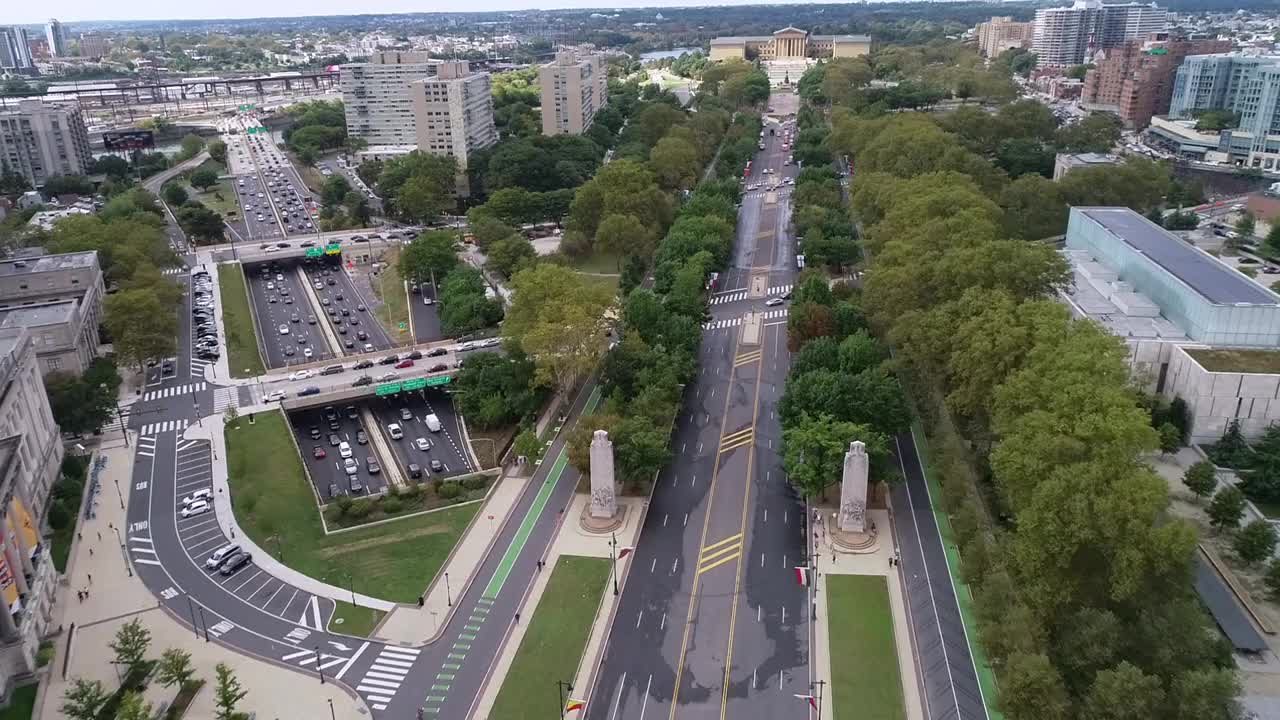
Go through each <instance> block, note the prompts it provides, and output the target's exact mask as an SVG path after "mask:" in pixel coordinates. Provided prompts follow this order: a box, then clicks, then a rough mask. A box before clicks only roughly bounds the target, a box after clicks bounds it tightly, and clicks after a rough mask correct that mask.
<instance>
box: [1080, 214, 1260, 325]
mask: <svg viewBox="0 0 1280 720" xmlns="http://www.w3.org/2000/svg"><path fill="white" fill-rule="evenodd" d="M1076 210H1078V211H1080V213H1081V214H1082V215H1084V216H1085V217H1087V218H1089V219H1090V220H1093V221H1094V222H1096V223H1098V224H1099V225H1101V226H1102V227H1103V229H1105V230H1106V231H1107V232H1109V233H1111V234H1112V235H1113V236H1115V237H1116V238H1117V239H1119V240H1121V241H1122V242H1124V243H1125V244H1126V245H1128V246H1129V247H1130V248H1132V249H1133V250H1134V251H1136V252H1138V253H1141V254H1142V255H1145V256H1147V257H1148V258H1150V259H1151V260H1152V261H1153V262H1155V263H1156V264H1157V265H1159V266H1160V267H1162V268H1164V269H1165V270H1166V271H1167V272H1168V273H1169V274H1170V275H1172V276H1174V277H1176V278H1177V279H1179V280H1181V281H1182V282H1183V283H1184V284H1186V285H1187V286H1188V287H1190V288H1191V289H1192V290H1194V291H1195V292H1196V293H1198V294H1199V295H1200V296H1201V297H1203V298H1204V299H1206V300H1208V301H1209V302H1211V303H1213V304H1215V305H1272V306H1280V295H1276V294H1275V293H1273V292H1271V291H1270V290H1267V289H1266V288H1264V287H1262V286H1261V285H1259V284H1257V283H1255V282H1253V281H1252V280H1250V279H1249V278H1247V277H1245V276H1244V275H1242V274H1241V273H1239V272H1238V271H1236V270H1233V269H1232V268H1229V267H1227V266H1226V265H1224V264H1222V263H1221V262H1218V260H1217V259H1216V258H1214V257H1213V256H1211V255H1208V254H1206V253H1204V252H1202V251H1200V250H1197V249H1196V248H1195V247H1193V246H1191V245H1188V244H1187V243H1186V242H1184V241H1183V240H1182V239H1181V238H1179V237H1178V236H1176V235H1174V234H1173V233H1170V232H1169V231H1167V230H1165V229H1164V228H1162V227H1160V226H1159V225H1156V224H1155V223H1153V222H1151V221H1150V220H1148V219H1146V218H1145V217H1143V216H1141V215H1139V214H1138V213H1136V212H1134V211H1132V210H1130V209H1129V208H1076Z"/></svg>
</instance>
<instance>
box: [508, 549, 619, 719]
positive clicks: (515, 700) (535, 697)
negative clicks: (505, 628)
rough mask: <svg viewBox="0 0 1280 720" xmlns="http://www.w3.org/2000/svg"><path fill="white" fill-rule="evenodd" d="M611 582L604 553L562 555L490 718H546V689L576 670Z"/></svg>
mask: <svg viewBox="0 0 1280 720" xmlns="http://www.w3.org/2000/svg"><path fill="white" fill-rule="evenodd" d="M608 581H609V561H608V560H607V559H605V558H586V557H574V556H571V555H561V556H560V559H559V560H557V561H556V565H555V568H554V569H553V570H552V574H551V579H550V580H549V581H548V582H547V588H546V590H545V591H544V592H543V594H542V599H541V600H539V601H538V609H537V610H535V611H534V613H533V617H532V618H530V619H529V620H528V622H529V628H528V631H527V632H526V633H525V635H524V639H523V640H521V641H520V649H519V650H517V651H516V657H515V659H514V660H513V661H512V662H511V669H510V670H508V671H507V677H506V678H505V679H504V680H503V681H502V689H501V690H499V691H498V699H497V700H496V701H495V702H494V705H493V711H492V712H490V713H489V716H490V717H495V718H503V719H504V720H519V719H521V718H529V719H530V720H532V719H534V718H545V717H546V716H547V713H546V711H545V710H543V708H545V707H546V705H547V703H548V702H549V701H548V698H549V697H550V695H549V693H550V691H551V690H554V688H555V683H556V681H557V680H566V679H567V680H572V679H573V676H574V675H576V674H577V672H578V663H579V662H580V661H581V660H582V653H583V649H584V648H585V647H586V644H587V637H588V636H589V635H590V634H591V624H592V623H591V620H592V618H594V617H595V613H596V609H597V607H598V606H599V604H600V594H601V593H602V592H604V588H605V585H607V584H608Z"/></svg>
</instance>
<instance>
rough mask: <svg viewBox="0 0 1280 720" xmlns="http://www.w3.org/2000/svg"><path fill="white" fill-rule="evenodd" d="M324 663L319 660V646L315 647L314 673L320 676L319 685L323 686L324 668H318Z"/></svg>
mask: <svg viewBox="0 0 1280 720" xmlns="http://www.w3.org/2000/svg"><path fill="white" fill-rule="evenodd" d="M323 662H324V661H323V660H321V659H320V646H319V645H317V646H316V672H317V673H319V674H320V684H321V685H323V684H324V668H323V667H320V666H321V664H322V663H323Z"/></svg>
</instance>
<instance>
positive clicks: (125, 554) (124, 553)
mask: <svg viewBox="0 0 1280 720" xmlns="http://www.w3.org/2000/svg"><path fill="white" fill-rule="evenodd" d="M116 490H117V491H119V490H120V484H119V483H117V484H116ZM111 529H112V530H115V531H116V542H118V543H120V555H122V556H123V557H124V569H125V570H126V571H127V572H128V573H129V577H133V567H132V566H130V565H129V551H128V550H126V549H125V546H124V538H122V537H120V528H118V527H116V526H115V525H112V526H111ZM187 599H188V600H190V598H187Z"/></svg>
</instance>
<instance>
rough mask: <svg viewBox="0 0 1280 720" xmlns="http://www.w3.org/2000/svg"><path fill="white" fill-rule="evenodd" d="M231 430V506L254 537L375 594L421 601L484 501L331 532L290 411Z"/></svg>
mask: <svg viewBox="0 0 1280 720" xmlns="http://www.w3.org/2000/svg"><path fill="white" fill-rule="evenodd" d="M226 436H227V471H228V474H229V475H230V477H231V481H230V483H231V497H232V506H233V508H234V509H235V513H236V520H237V521H238V522H239V523H240V527H241V528H243V529H244V531H245V532H246V533H248V534H249V537H251V538H253V540H254V541H255V542H257V543H258V545H259V546H260V547H262V548H263V549H264V550H266V551H268V552H273V553H278V555H279V557H280V559H281V560H282V561H283V562H284V563H285V564H286V565H288V566H289V567H292V568H294V569H295V570H298V571H299V572H301V573H304V574H306V575H309V576H311V577H314V578H321V577H325V576H329V577H338V576H342V577H345V576H346V575H348V574H349V575H350V576H351V577H352V578H353V579H354V584H355V590H356V592H357V593H361V594H364V595H369V596H371V597H377V598H382V599H385V600H390V601H393V602H417V599H418V595H419V594H420V593H421V592H422V591H423V590H424V589H426V587H427V585H429V584H430V583H431V580H432V579H433V578H435V576H436V573H437V572H439V571H440V566H441V565H442V564H443V563H444V560H445V558H446V557H447V556H448V554H449V551H450V550H452V549H453V546H454V545H455V544H456V543H457V542H458V538H459V537H461V535H462V532H463V531H464V530H465V529H466V527H467V523H468V522H470V520H471V517H472V516H473V515H475V513H476V511H477V510H478V509H479V507H480V505H479V504H478V503H477V504H472V505H463V506H461V507H457V508H452V509H449V510H442V511H440V512H438V513H432V514H431V515H426V516H419V517H414V518H405V519H403V520H398V521H395V522H390V523H385V524H383V525H378V526H376V527H369V528H363V529H359V530H352V531H350V532H344V533H339V534H337V535H327V536H326V535H325V534H324V529H323V527H322V526H321V524H320V513H319V511H318V510H317V508H316V500H315V494H314V493H313V492H312V489H311V486H310V484H309V483H308V482H307V479H306V475H305V474H304V472H303V468H302V459H301V458H299V457H298V451H297V450H296V449H295V447H294V444H293V440H292V439H291V438H290V436H289V428H288V425H287V423H286V421H285V419H284V415H283V414H281V413H280V412H278V411H276V412H268V413H258V415H257V424H256V425H254V426H253V427H252V428H250V427H249V425H248V423H247V422H246V421H245V420H243V419H241V420H240V421H238V422H237V423H235V424H233V425H229V426H227V429H226Z"/></svg>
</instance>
